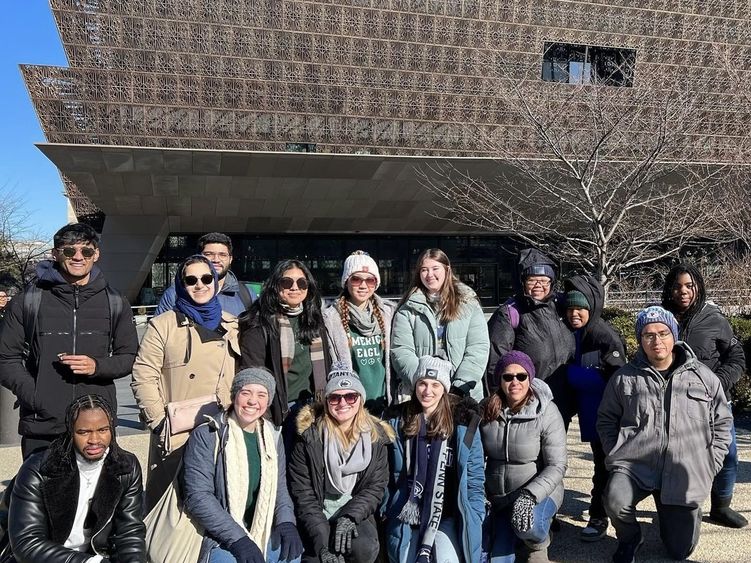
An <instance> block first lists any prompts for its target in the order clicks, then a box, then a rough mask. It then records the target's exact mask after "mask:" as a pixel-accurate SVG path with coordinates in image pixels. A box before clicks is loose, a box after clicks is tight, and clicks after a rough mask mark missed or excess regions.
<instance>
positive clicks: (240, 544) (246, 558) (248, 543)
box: [229, 536, 266, 563]
mask: <svg viewBox="0 0 751 563" xmlns="http://www.w3.org/2000/svg"><path fill="white" fill-rule="evenodd" d="M229 552H230V553H231V554H232V555H234V557H235V559H236V560H237V563H266V558H265V557H264V556H263V553H262V552H261V550H260V549H258V546H257V545H256V544H255V542H254V541H253V540H252V539H250V538H249V537H248V536H244V537H242V538H240V539H239V540H237V541H236V542H235V543H233V544H232V545H231V546H229Z"/></svg>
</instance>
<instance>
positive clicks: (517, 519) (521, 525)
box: [511, 489, 537, 532]
mask: <svg viewBox="0 0 751 563" xmlns="http://www.w3.org/2000/svg"><path fill="white" fill-rule="evenodd" d="M536 504H537V501H535V497H533V496H532V493H530V492H529V491H528V490H526V489H522V492H521V494H519V496H518V497H516V500H515V501H514V511H513V514H512V515H511V525H512V526H514V528H515V529H516V530H517V531H519V532H526V531H528V530H529V529H530V528H531V527H532V525H533V524H534V521H535V513H534V510H535V505H536Z"/></svg>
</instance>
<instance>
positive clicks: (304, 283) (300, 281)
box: [279, 277, 308, 291]
mask: <svg viewBox="0 0 751 563" xmlns="http://www.w3.org/2000/svg"><path fill="white" fill-rule="evenodd" d="M295 284H297V289H299V290H300V291H305V290H306V289H308V280H306V279H305V278H297V279H296V280H293V279H292V278H288V277H284V278H282V279H281V280H279V285H280V286H281V288H282V289H292V287H294V285H295Z"/></svg>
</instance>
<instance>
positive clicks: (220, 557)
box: [209, 541, 300, 563]
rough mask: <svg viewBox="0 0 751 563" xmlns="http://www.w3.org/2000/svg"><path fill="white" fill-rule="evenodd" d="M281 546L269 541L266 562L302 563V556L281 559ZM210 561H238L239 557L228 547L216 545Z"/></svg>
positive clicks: (222, 562) (211, 562)
mask: <svg viewBox="0 0 751 563" xmlns="http://www.w3.org/2000/svg"><path fill="white" fill-rule="evenodd" d="M281 548H282V546H281V545H279V546H277V547H276V549H274V547H273V546H272V542H271V541H269V545H268V547H267V548H266V563H300V557H298V558H297V559H290V560H289V561H287V560H285V559H279V553H280V552H281ZM209 563H237V559H235V556H234V555H232V554H231V553H230V552H229V551H227V550H226V549H222V548H221V547H219V546H216V547H215V548H214V549H212V550H211V554H210V555H209Z"/></svg>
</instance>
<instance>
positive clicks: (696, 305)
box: [662, 262, 707, 326]
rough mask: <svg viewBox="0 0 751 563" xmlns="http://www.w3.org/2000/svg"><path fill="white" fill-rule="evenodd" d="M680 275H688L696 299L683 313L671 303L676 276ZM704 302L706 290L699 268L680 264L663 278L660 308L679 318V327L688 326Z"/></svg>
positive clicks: (683, 263)
mask: <svg viewBox="0 0 751 563" xmlns="http://www.w3.org/2000/svg"><path fill="white" fill-rule="evenodd" d="M681 274H688V276H689V277H690V278H691V281H692V282H693V283H694V291H696V299H694V302H693V303H692V304H691V305H690V306H689V308H688V309H686V310H685V311H679V310H678V307H677V306H676V304H675V302H674V301H673V286H674V285H675V283H676V281H677V280H678V276H680V275H681ZM706 301H707V290H706V287H705V286H704V277H703V276H702V275H701V272H700V271H699V268H697V267H696V266H694V265H693V264H688V263H685V262H682V263H680V264H678V265H676V266H673V267H672V268H671V269H670V271H669V272H668V275H667V276H665V285H664V286H663V288H662V306H663V308H664V309H667V310H668V311H670V312H671V313H673V314H674V315H675V316H676V317H679V321H680V325H681V326H685V325H686V324H688V322H689V321H690V320H691V318H692V317H693V316H694V315H695V314H696V313H698V312H699V311H701V309H702V307H704V303H706Z"/></svg>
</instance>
